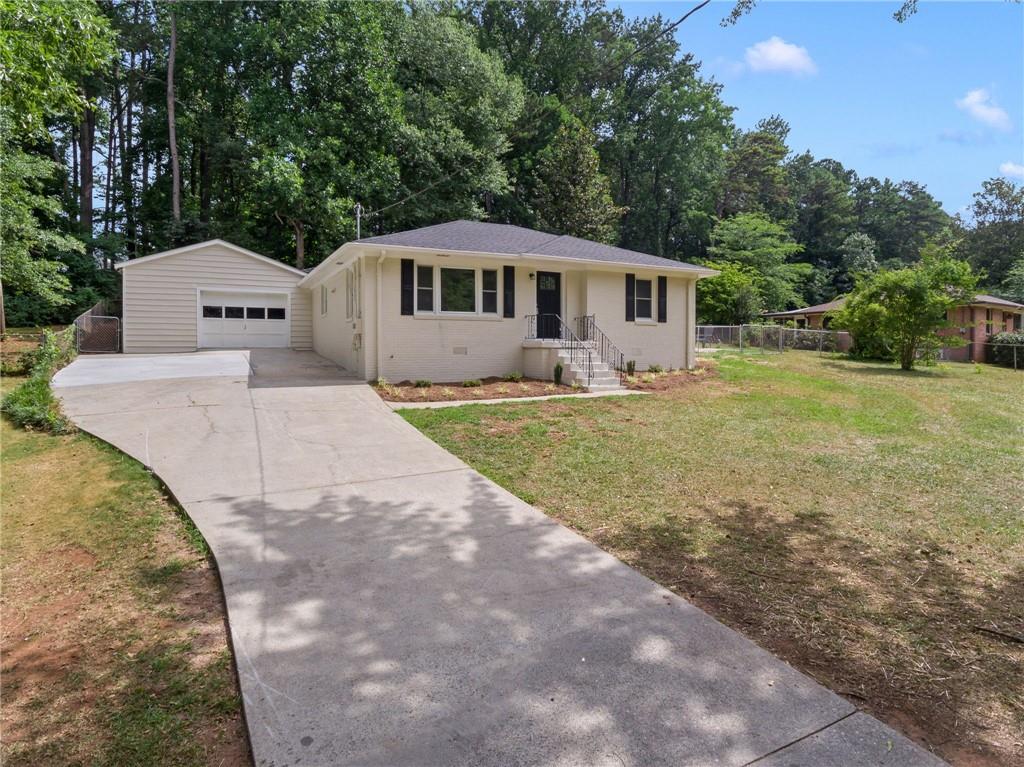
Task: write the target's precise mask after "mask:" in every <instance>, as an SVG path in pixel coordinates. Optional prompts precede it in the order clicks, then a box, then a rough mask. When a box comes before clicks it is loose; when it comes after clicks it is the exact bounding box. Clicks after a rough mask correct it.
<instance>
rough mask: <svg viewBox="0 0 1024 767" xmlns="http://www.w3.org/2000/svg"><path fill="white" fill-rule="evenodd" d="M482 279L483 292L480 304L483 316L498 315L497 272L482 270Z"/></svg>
mask: <svg viewBox="0 0 1024 767" xmlns="http://www.w3.org/2000/svg"><path fill="white" fill-rule="evenodd" d="M481 276H482V278H483V290H482V292H481V303H482V304H483V309H482V310H481V311H483V313H484V314H497V313H498V272H497V271H496V270H494V269H484V270H483V271H482V272H481Z"/></svg>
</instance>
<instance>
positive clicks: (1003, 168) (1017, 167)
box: [999, 162, 1024, 178]
mask: <svg viewBox="0 0 1024 767" xmlns="http://www.w3.org/2000/svg"><path fill="white" fill-rule="evenodd" d="M999 172H1000V173H1002V174H1003V175H1004V176H1015V177H1017V178H1024V165H1022V164H1021V163H1019V162H1004V163H1003V164H1002V165H1000V166H999Z"/></svg>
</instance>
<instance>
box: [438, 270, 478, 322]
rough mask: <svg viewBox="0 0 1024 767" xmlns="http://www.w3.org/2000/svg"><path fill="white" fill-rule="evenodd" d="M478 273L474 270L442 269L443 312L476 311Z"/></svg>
mask: <svg viewBox="0 0 1024 767" xmlns="http://www.w3.org/2000/svg"><path fill="white" fill-rule="evenodd" d="M475 293H476V272H475V271H474V270H473V269H445V268H442V269H441V311H442V312H464V313H472V312H475V311H476V295H475Z"/></svg>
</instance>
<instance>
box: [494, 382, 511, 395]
mask: <svg viewBox="0 0 1024 767" xmlns="http://www.w3.org/2000/svg"><path fill="white" fill-rule="evenodd" d="M496 391H497V392H498V394H508V393H509V388H508V387H507V386H505V384H502V385H501V386H499V387H498V388H497V389H496Z"/></svg>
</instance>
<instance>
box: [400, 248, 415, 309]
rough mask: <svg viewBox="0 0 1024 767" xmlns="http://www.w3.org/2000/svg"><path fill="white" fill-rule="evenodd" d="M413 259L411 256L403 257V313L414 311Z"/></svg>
mask: <svg viewBox="0 0 1024 767" xmlns="http://www.w3.org/2000/svg"><path fill="white" fill-rule="evenodd" d="M412 272H413V261H412V259H411V258H403V259H402V314H412V313H413V297H414V296H413V282H412Z"/></svg>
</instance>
